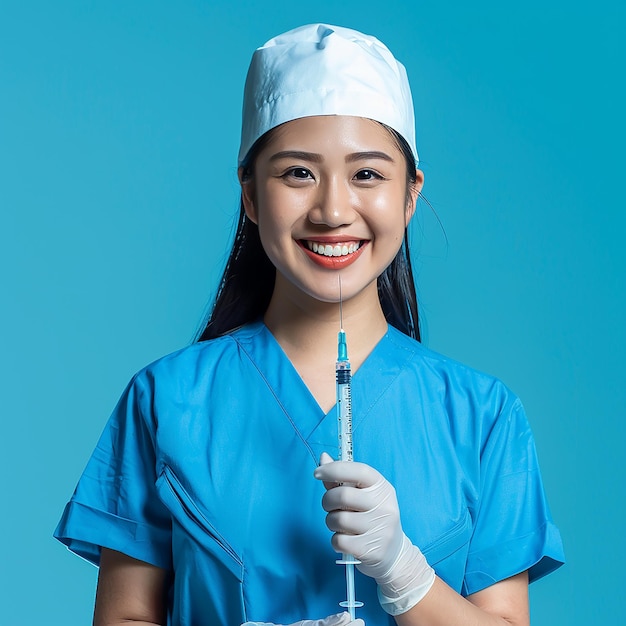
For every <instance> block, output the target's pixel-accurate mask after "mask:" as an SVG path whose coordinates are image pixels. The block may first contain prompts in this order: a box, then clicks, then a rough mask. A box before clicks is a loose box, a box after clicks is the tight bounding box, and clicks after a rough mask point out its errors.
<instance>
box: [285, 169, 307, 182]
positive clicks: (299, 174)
mask: <svg viewBox="0 0 626 626" xmlns="http://www.w3.org/2000/svg"><path fill="white" fill-rule="evenodd" d="M285 174H286V176H291V177H292V178H298V179H299V180H306V179H307V178H312V177H313V176H312V174H311V172H309V170H307V169H305V168H304V167H294V168H292V169H290V170H288V171H287V172H285Z"/></svg>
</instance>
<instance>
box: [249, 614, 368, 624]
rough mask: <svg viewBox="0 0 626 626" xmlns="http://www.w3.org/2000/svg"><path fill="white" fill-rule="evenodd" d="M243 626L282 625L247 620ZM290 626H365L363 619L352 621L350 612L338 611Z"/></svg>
mask: <svg viewBox="0 0 626 626" xmlns="http://www.w3.org/2000/svg"><path fill="white" fill-rule="evenodd" d="M241 626H280V625H279V624H272V623H270V622H246V623H245V624H242V625H241ZM289 626H365V622H364V621H363V620H362V619H356V620H354V621H353V622H351V621H350V614H349V613H338V614H337V615H329V616H328V617H326V618H324V619H313V620H312V619H305V620H303V621H301V622H294V623H293V624H289Z"/></svg>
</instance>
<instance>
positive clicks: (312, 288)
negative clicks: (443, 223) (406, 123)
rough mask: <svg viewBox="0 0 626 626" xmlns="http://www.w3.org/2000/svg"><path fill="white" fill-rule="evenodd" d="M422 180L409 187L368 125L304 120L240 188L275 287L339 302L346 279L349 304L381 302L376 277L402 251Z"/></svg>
mask: <svg viewBox="0 0 626 626" xmlns="http://www.w3.org/2000/svg"><path fill="white" fill-rule="evenodd" d="M240 176H241V172H240ZM422 182H423V177H422V175H421V172H419V171H418V178H417V184H416V185H415V186H414V187H413V188H409V189H407V171H406V162H405V159H404V156H403V154H402V152H401V151H400V149H399V147H398V146H397V144H396V142H395V141H394V139H393V137H392V136H391V135H390V134H389V132H388V131H387V130H386V129H385V128H384V127H383V126H381V125H380V124H378V123H376V122H373V121H371V120H368V119H364V118H359V117H348V116H318V117H306V118H301V119H298V120H293V121H291V122H288V123H286V124H283V125H282V126H280V127H279V128H277V129H276V130H275V131H274V132H273V135H272V137H271V139H270V141H269V142H268V143H267V145H266V146H265V147H264V148H263V149H262V151H261V152H260V153H259V155H258V157H257V159H256V161H255V163H254V175H253V176H252V177H251V179H250V180H247V181H243V182H242V190H243V202H244V208H245V210H246V215H247V217H248V218H249V219H251V220H252V221H253V222H255V223H256V224H257V225H258V227H259V234H260V237H261V242H262V244H263V247H264V249H265V252H266V253H267V255H268V257H269V258H270V260H271V261H272V263H273V264H274V266H275V267H276V271H277V277H276V289H279V288H281V286H282V287H283V288H286V289H291V290H292V291H293V287H295V288H296V292H300V293H302V292H303V293H305V294H307V295H308V296H310V297H313V298H315V299H316V300H320V301H324V302H336V301H337V300H338V296H339V288H338V285H339V279H338V274H341V286H342V296H343V299H344V301H347V300H349V299H350V298H352V297H354V296H355V295H357V294H360V293H362V292H363V291H364V290H367V289H369V290H371V291H372V293H373V295H374V296H375V297H376V298H377V297H378V296H377V290H376V279H377V278H378V276H379V275H380V274H381V273H382V272H383V271H384V270H385V268H386V267H387V266H388V265H389V264H390V263H391V261H392V260H393V259H394V257H395V255H396V253H397V252H398V250H399V248H400V245H401V244H402V239H403V236H404V230H405V227H406V225H407V223H408V221H409V219H410V218H411V216H412V215H413V211H414V208H415V201H416V199H417V194H418V192H419V190H420V189H421V186H422ZM276 289H275V295H276Z"/></svg>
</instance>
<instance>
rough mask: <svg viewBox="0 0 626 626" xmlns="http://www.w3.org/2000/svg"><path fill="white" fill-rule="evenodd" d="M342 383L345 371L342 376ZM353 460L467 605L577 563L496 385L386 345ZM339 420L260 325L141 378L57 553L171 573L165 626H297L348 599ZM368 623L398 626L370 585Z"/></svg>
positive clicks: (111, 429)
mask: <svg viewBox="0 0 626 626" xmlns="http://www.w3.org/2000/svg"><path fill="white" fill-rule="evenodd" d="M331 367H332V365H331ZM352 398H353V431H354V433H353V436H354V455H355V460H358V461H362V462H365V463H368V464H369V465H372V466H373V467H375V468H376V469H378V470H379V471H380V472H381V473H382V474H383V475H384V476H385V477H386V478H387V479H388V480H389V481H390V482H391V483H392V484H393V485H394V486H395V488H396V492H397V497H398V502H399V505H400V512H401V518H402V525H403V528H404V531H405V533H406V534H407V536H408V537H409V538H410V539H411V540H412V541H413V543H415V545H417V546H418V547H419V548H420V549H421V550H422V551H423V553H424V555H425V556H426V558H427V560H428V562H429V563H430V564H431V565H432V566H433V567H434V568H435V570H436V572H437V574H438V575H439V576H440V577H441V578H442V579H443V580H445V581H446V582H447V583H448V584H449V585H450V586H451V587H453V588H454V589H456V590H457V591H458V592H460V593H462V594H464V595H468V594H471V593H474V592H476V591H479V590H481V589H484V588H485V587H488V586H489V585H492V584H493V583H495V582H497V581H500V580H502V579H504V578H507V577H509V576H513V575H514V574H517V573H519V572H522V571H524V570H529V575H530V580H531V581H532V580H535V579H537V578H539V577H541V576H543V575H545V574H547V573H549V572H551V571H552V570H554V569H556V568H557V567H558V566H559V565H560V564H561V563H562V562H563V550H562V544H561V538H560V535H559V532H558V530H557V528H556V527H555V525H554V524H553V522H552V518H551V515H550V512H549V509H548V504H547V502H546V497H545V494H544V490H543V486H542V482H541V477H540V474H539V467H538V464H537V457H536V452H535V445H534V442H533V437H532V433H531V431H530V427H529V425H528V421H527V419H526V416H525V414H524V410H523V408H522V405H521V403H520V401H519V399H518V398H517V397H516V396H515V395H514V394H512V393H511V392H510V391H509V390H508V389H507V388H506V387H505V386H504V385H503V384H502V383H501V382H500V381H498V380H497V379H494V378H493V377H491V376H487V375H485V374H481V373H479V372H476V371H475V370H472V369H470V368H468V367H466V366H464V365H461V364H459V363H457V362H455V361H452V360H450V359H448V358H446V357H443V356H441V355H438V354H436V353H434V352H432V351H429V350H427V349H426V348H424V347H423V346H422V345H421V344H420V343H418V342H416V341H414V340H413V339H411V338H409V337H407V336H406V335H404V334H402V333H401V332H399V331H398V330H396V329H394V328H392V327H389V329H388V332H387V334H386V335H385V337H384V338H383V339H382V340H381V341H380V342H379V343H378V345H377V346H376V347H375V348H374V350H373V352H372V353H371V354H370V356H369V357H368V358H367V360H366V361H365V363H363V365H362V366H361V367H360V368H359V370H358V371H357V372H356V373H355V375H354V377H353V381H352ZM323 451H327V452H329V453H330V454H331V455H333V456H335V457H336V456H337V420H336V410H335V409H334V408H333V409H332V410H331V411H330V412H329V413H328V414H324V412H323V411H322V410H321V409H320V407H319V405H318V404H317V402H316V401H315V399H314V398H313V396H312V395H311V393H310V392H309V390H308V389H307V387H306V386H305V384H304V382H303V381H302V379H301V378H300V376H299V375H298V373H297V372H296V370H295V369H294V368H293V366H292V365H291V363H290V361H289V360H288V358H287V357H286V355H285V354H284V352H283V351H282V349H281V348H280V346H279V345H278V343H277V342H276V340H275V339H274V337H273V336H272V335H271V333H270V332H269V330H268V329H267V328H266V326H265V325H264V324H263V323H262V322H257V323H253V324H250V325H247V326H245V327H243V328H241V329H238V330H236V331H234V332H232V333H231V334H229V335H227V336H224V337H221V338H219V339H216V340H213V341H209V342H204V343H198V344H194V345H192V346H189V347H187V348H185V349H183V350H181V351H179V352H176V353H174V354H172V355H169V356H167V357H164V358H162V359H160V360H158V361H156V362H155V363H153V364H151V365H149V366H148V367H146V368H145V369H144V370H142V371H141V372H139V373H138V374H137V375H136V376H135V377H134V378H133V380H132V381H131V383H130V384H129V386H128V387H127V389H126V390H125V392H124V394H123V395H122V398H121V399H120V401H119V403H118V405H117V407H116V409H115V411H114V413H113V415H112V416H111V418H110V420H109V422H108V424H107V426H106V428H105V430H104V433H103V434H102V437H101V439H100V441H99V442H98V445H97V447H96V449H95V451H94V453H93V455H92V457H91V459H90V460H89V463H88V465H87V467H86V469H85V472H84V474H83V476H82V477H81V479H80V482H79V483H78V486H77V488H76V491H75V493H74V495H73V497H72V499H71V501H70V502H69V503H68V505H67V506H66V508H65V511H64V513H63V517H62V519H61V521H60V523H59V525H58V527H57V529H56V532H55V536H56V537H57V538H58V539H59V540H60V541H62V542H63V543H65V544H66V545H67V546H68V547H69V548H70V549H71V550H73V551H74V552H76V553H77V554H79V555H81V556H83V557H85V558H87V559H88V560H90V561H92V562H93V563H95V564H98V562H99V556H100V546H104V547H107V548H111V549H113V550H117V551H120V552H123V553H125V554H127V555H129V556H131V557H134V558H136V559H140V560H142V561H146V562H148V563H151V564H153V565H156V566H158V567H162V568H165V569H167V570H169V571H170V572H171V574H172V575H171V578H170V580H171V587H170V593H169V599H170V602H169V622H168V623H169V624H174V625H177V626H178V625H185V626H238V625H239V624H241V623H243V622H245V621H247V620H250V621H262V622H273V623H277V624H289V623H291V622H294V621H297V620H301V619H319V618H322V617H325V616H327V615H330V614H333V613H337V612H339V611H340V610H341V609H340V607H339V606H338V603H339V601H341V600H344V599H345V579H344V568H343V567H342V566H339V565H336V564H335V560H336V559H337V554H336V553H335V552H334V551H333V550H332V548H331V545H330V536H331V533H330V532H329V531H328V529H327V528H326V526H325V523H324V518H325V513H324V511H323V510H322V507H321V504H320V501H321V498H322V495H323V491H324V488H323V485H322V484H320V482H319V481H317V480H315V479H314V478H313V470H314V469H315V467H316V465H317V462H318V459H319V456H320V454H321V452H323ZM356 595H357V599H358V600H361V601H363V602H365V606H364V607H363V609H360V610H359V611H358V616H359V617H362V618H364V619H365V622H366V624H367V625H368V626H383V625H385V626H388V625H390V624H394V621H393V619H392V618H391V617H389V616H388V615H387V614H386V613H384V612H383V611H382V609H381V608H380V605H379V603H378V599H377V595H376V584H375V582H374V581H373V580H372V579H369V578H367V577H366V576H363V575H361V574H360V573H359V572H357V579H356Z"/></svg>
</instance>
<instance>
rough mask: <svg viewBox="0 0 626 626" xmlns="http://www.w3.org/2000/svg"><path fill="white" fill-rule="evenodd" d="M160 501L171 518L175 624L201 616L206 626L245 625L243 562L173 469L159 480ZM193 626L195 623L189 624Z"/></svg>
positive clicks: (165, 469) (165, 472)
mask: <svg viewBox="0 0 626 626" xmlns="http://www.w3.org/2000/svg"><path fill="white" fill-rule="evenodd" d="M156 487H157V491H158V493H159V497H160V498H161V500H162V502H163V503H164V504H165V506H166V507H167V508H168V510H169V511H170V513H171V516H172V560H173V567H174V587H175V592H174V598H175V606H174V607H173V611H172V615H173V618H172V623H174V624H178V623H184V624H187V623H188V622H187V621H186V620H187V619H188V617H187V618H185V617H184V616H189V615H197V614H198V613H197V608H195V609H194V608H193V607H198V606H202V624H241V623H243V622H244V621H245V619H244V616H245V611H244V602H243V562H242V559H241V558H240V557H239V556H238V555H237V553H236V552H235V551H234V550H233V548H232V547H231V546H230V545H229V544H228V542H227V541H226V540H225V539H224V537H223V536H222V535H221V534H220V533H219V531H218V530H217V529H216V528H215V527H214V526H213V525H212V524H211V522H210V521H209V520H208V519H207V517H206V515H205V514H204V513H203V512H202V511H201V510H200V508H199V507H198V505H197V504H196V503H195V502H194V501H193V499H192V498H191V497H190V495H189V493H188V492H187V491H186V490H185V488H184V487H183V485H182V484H181V482H180V481H179V479H178V478H177V477H176V475H175V474H174V472H173V471H172V469H171V468H169V467H167V466H165V467H164V469H163V471H162V472H161V474H160V476H159V478H158V479H157V482H156ZM189 624H190V626H192V625H193V626H195V625H196V622H189Z"/></svg>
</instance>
